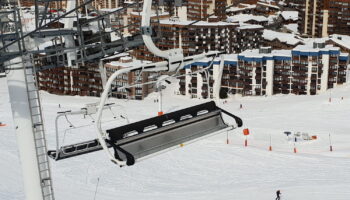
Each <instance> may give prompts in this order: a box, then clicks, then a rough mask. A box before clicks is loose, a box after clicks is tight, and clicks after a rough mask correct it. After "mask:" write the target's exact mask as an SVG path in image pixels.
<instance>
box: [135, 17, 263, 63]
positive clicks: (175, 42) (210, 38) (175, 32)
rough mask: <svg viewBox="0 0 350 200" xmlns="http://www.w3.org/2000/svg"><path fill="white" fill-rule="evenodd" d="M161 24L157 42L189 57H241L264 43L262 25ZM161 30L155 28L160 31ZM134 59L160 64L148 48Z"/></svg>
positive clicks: (160, 45)
mask: <svg viewBox="0 0 350 200" xmlns="http://www.w3.org/2000/svg"><path fill="white" fill-rule="evenodd" d="M193 22H194V21H179V20H176V19H170V20H160V32H161V37H160V38H159V41H157V46H158V48H160V49H162V50H167V49H172V48H179V47H181V48H182V49H183V52H184V55H185V56H190V55H195V54H199V53H203V52H207V51H210V50H212V51H214V50H216V51H223V52H226V53H239V52H241V51H243V50H246V49H252V48H257V47H258V46H259V45H260V44H261V41H262V33H263V27H262V26H261V25H252V24H238V23H228V22H204V21H200V22H197V23H194V24H193ZM156 28H157V27H155V29H156ZM132 55H133V56H134V57H136V58H137V59H140V60H151V61H159V60H160V59H159V58H157V57H154V56H153V55H152V54H151V53H150V52H149V51H148V50H147V49H146V48H145V47H140V48H138V49H137V50H134V51H133V53H132Z"/></svg>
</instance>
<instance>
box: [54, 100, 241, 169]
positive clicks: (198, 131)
mask: <svg viewBox="0 0 350 200" xmlns="http://www.w3.org/2000/svg"><path fill="white" fill-rule="evenodd" d="M222 113H224V114H226V115H228V116H229V117H232V118H233V119H234V120H235V121H236V123H237V126H238V127H241V126H242V125H243V122H242V120H241V119H240V118H239V117H236V116H235V115H232V114H231V113H229V112H227V111H225V110H223V109H221V108H219V107H217V106H216V104H215V102H213V101H211V102H208V103H203V104H200V105H196V106H193V107H189V108H185V109H182V110H178V111H174V112H171V113H167V114H164V115H161V116H157V117H152V118H149V119H145V120H142V121H138V122H134V123H130V124H127V125H124V126H121V127H116V128H113V129H109V130H106V132H107V133H108V136H109V138H108V139H105V142H106V144H107V146H108V148H113V151H114V158H115V159H117V160H119V161H121V162H125V163H126V165H133V164H134V163H135V161H137V160H141V159H144V158H146V157H148V156H150V155H152V154H155V153H158V152H163V151H166V150H168V149H171V148H173V147H177V146H179V145H180V144H183V143H186V142H189V141H193V140H196V139H200V138H201V137H204V136H207V135H210V134H213V133H218V132H221V131H225V130H229V129H232V128H234V127H233V126H230V125H229V124H227V123H225V122H224V120H223V118H222ZM102 149H103V148H102V146H101V144H100V142H99V140H98V139H94V140H89V141H86V142H82V143H77V144H72V145H66V146H62V147H61V148H60V149H59V150H58V151H57V150H50V151H49V152H48V154H49V156H50V157H51V158H54V159H55V160H62V159H66V158H70V157H75V156H78V155H82V154H87V153H91V152H95V151H99V150H102Z"/></svg>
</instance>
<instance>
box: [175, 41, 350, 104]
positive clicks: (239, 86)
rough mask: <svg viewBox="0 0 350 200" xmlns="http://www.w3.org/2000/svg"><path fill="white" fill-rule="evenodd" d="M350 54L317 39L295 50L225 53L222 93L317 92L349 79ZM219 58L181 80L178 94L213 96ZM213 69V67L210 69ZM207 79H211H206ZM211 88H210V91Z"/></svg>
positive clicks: (197, 66)
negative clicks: (202, 70) (199, 71)
mask: <svg viewBox="0 0 350 200" xmlns="http://www.w3.org/2000/svg"><path fill="white" fill-rule="evenodd" d="M210 64H211V62H210V61H203V62H197V63H194V64H193V65H191V66H187V68H186V69H185V70H184V71H183V72H184V73H187V74H190V73H193V72H196V71H197V70H198V69H203V68H205V67H208V66H209V65H210ZM348 64H349V54H348V53H341V52H340V48H339V47H334V46H332V45H326V44H325V41H324V40H322V41H314V42H312V43H308V44H305V45H299V46H297V47H296V48H294V49H293V50H272V49H271V48H270V47H263V48H260V49H253V50H246V51H244V52H243V53H240V54H230V55H226V56H225V58H224V68H223V75H222V79H221V80H219V81H221V84H222V86H221V91H220V96H221V97H225V96H227V94H239V95H243V96H246V95H274V94H296V95H316V94H319V93H322V92H325V91H326V90H327V89H330V88H333V87H336V86H337V85H339V84H343V83H345V82H346V79H347V74H349V68H348ZM218 70H220V69H219V61H218V60H216V61H214V63H213V68H212V70H211V71H212V72H209V73H207V74H208V75H209V77H208V75H206V74H204V73H202V74H200V73H197V74H195V75H189V76H186V77H184V78H182V79H181V80H180V83H179V93H180V94H182V95H187V96H190V97H192V98H207V97H212V94H213V93H212V92H213V91H212V87H213V83H214V82H215V81H216V77H218V76H216V75H215V74H217V73H218V72H217V71H218ZM209 71H210V70H209ZM206 80H209V82H208V81H206ZM207 88H209V90H207Z"/></svg>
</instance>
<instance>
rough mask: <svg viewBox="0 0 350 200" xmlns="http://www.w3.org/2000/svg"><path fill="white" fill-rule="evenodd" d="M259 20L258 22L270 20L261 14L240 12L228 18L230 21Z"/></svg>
mask: <svg viewBox="0 0 350 200" xmlns="http://www.w3.org/2000/svg"><path fill="white" fill-rule="evenodd" d="M251 20H253V21H257V22H268V21H269V20H268V19H267V18H266V17H264V16H259V15H252V14H239V15H234V16H231V17H228V18H227V21H228V22H240V23H244V22H248V21H251Z"/></svg>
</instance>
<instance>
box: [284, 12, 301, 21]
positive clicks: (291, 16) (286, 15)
mask: <svg viewBox="0 0 350 200" xmlns="http://www.w3.org/2000/svg"><path fill="white" fill-rule="evenodd" d="M281 16H282V18H283V19H285V20H293V21H297V20H298V11H283V12H281Z"/></svg>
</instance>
